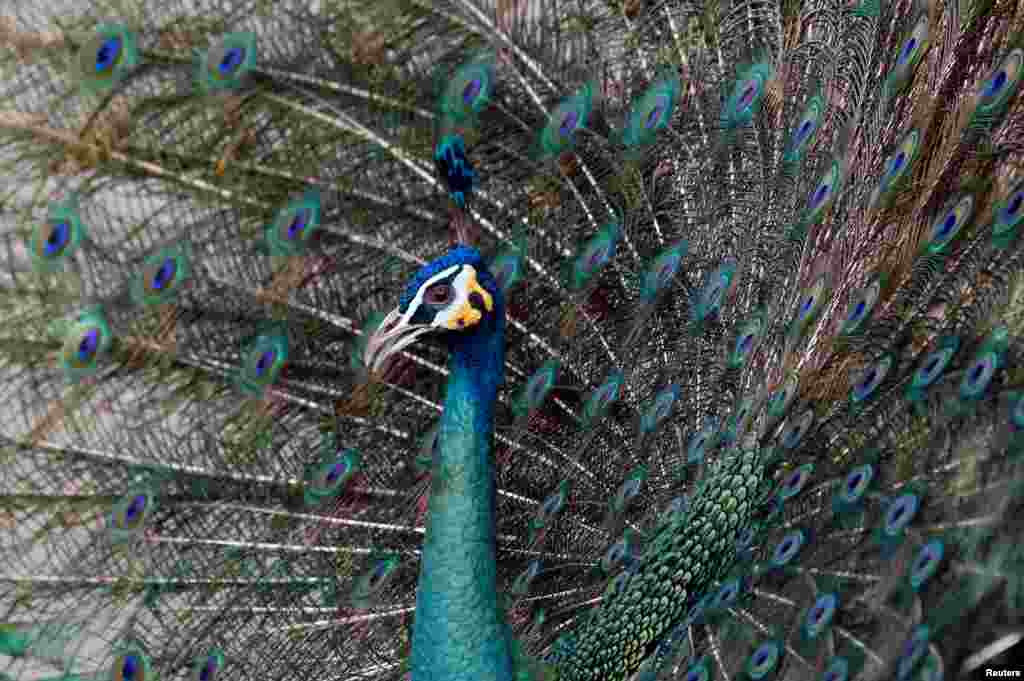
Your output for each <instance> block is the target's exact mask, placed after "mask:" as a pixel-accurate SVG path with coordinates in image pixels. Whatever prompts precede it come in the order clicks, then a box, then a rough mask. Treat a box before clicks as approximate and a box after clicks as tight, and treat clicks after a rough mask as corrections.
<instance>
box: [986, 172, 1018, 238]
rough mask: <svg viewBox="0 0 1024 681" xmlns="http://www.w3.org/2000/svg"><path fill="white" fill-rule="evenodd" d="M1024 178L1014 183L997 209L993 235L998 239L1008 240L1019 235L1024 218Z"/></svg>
mask: <svg viewBox="0 0 1024 681" xmlns="http://www.w3.org/2000/svg"><path fill="white" fill-rule="evenodd" d="M1022 207H1024V180H1021V181H1019V182H1017V183H1016V184H1014V185H1013V188H1011V189H1010V191H1009V193H1008V194H1007V196H1006V198H1005V199H1004V200H1003V201H1002V202H1001V203H1000V204H999V207H998V208H997V209H996V219H995V221H994V223H993V225H992V237H993V239H996V240H1007V239H1010V238H1013V237H1015V236H1016V235H1017V229H1018V228H1019V227H1020V223H1021V220H1022V219H1024V210H1022Z"/></svg>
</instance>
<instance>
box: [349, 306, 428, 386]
mask: <svg viewBox="0 0 1024 681" xmlns="http://www.w3.org/2000/svg"><path fill="white" fill-rule="evenodd" d="M433 329H434V327H433V326H432V325H430V324H410V323H409V320H408V319H406V318H403V315H402V313H401V312H400V311H399V309H398V308H395V309H394V310H392V311H391V312H389V313H388V315H387V316H386V317H385V318H384V321H382V322H381V323H380V326H378V327H377V330H376V331H375V332H374V333H373V335H372V336H370V339H369V340H368V341H367V342H366V350H365V351H364V352H363V364H364V365H365V366H366V367H367V368H369V369H370V372H371V373H374V374H376V373H379V372H380V370H381V368H383V366H384V362H386V361H387V359H388V358H389V357H391V356H392V355H394V354H396V353H399V352H401V351H402V350H404V349H405V348H407V347H409V346H410V345H412V344H413V343H415V342H416V339H418V338H419V337H420V336H422V335H423V334H425V333H429V332H430V331H432V330H433Z"/></svg>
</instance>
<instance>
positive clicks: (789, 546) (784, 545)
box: [771, 530, 806, 567]
mask: <svg viewBox="0 0 1024 681" xmlns="http://www.w3.org/2000/svg"><path fill="white" fill-rule="evenodd" d="M805 541H806V536H805V535H804V532H803V530H794V531H793V532H790V533H789V534H787V535H786V536H785V537H783V539H782V541H780V542H779V543H778V544H777V545H776V546H775V551H774V552H773V553H772V559H771V563H772V565H773V566H774V567H782V566H783V565H786V564H788V563H789V561H791V560H793V558H794V557H796V555H797V554H798V553H800V549H801V548H803V545H804V542H805Z"/></svg>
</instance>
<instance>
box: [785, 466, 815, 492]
mask: <svg viewBox="0 0 1024 681" xmlns="http://www.w3.org/2000/svg"><path fill="white" fill-rule="evenodd" d="M813 472H814V464H812V463H805V464H804V465H802V466H800V467H799V468H797V469H796V470H794V471H793V472H792V473H790V474H789V475H787V476H786V479H785V480H784V481H783V483H782V488H781V489H780V490H779V496H780V497H781V498H782V499H791V498H793V497H795V496H796V495H797V494H800V492H801V491H802V490H803V488H804V487H806V486H807V481H808V480H810V479H811V473H813Z"/></svg>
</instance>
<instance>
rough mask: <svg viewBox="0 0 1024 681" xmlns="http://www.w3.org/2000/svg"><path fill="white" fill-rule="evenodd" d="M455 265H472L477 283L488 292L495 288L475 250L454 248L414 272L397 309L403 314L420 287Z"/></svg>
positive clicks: (463, 247) (481, 257) (467, 247)
mask: <svg viewBox="0 0 1024 681" xmlns="http://www.w3.org/2000/svg"><path fill="white" fill-rule="evenodd" d="M455 265H472V266H473V268H474V269H475V270H476V271H477V275H478V281H480V285H481V286H483V287H484V288H486V289H487V290H488V291H490V290H491V289H494V288H496V283H497V282H495V281H494V278H493V277H492V276H491V273H490V272H488V271H487V266H486V264H485V263H484V258H483V256H482V255H480V252H479V251H478V250H476V249H475V248H470V247H469V246H456V247H455V248H453V249H452V250H450V251H448V253H446V254H445V255H443V256H441V257H440V258H437V259H436V260H432V261H430V262H428V263H427V264H426V265H424V266H423V267H421V268H420V269H419V271H418V272H416V275H415V276H414V277H413V278H412V280H411V281H410V282H409V285H408V286H406V287H405V291H404V292H403V293H402V297H401V298H400V299H399V300H398V309H399V310H401V311H402V314H405V312H406V311H407V310H408V309H409V304H410V303H412V301H413V299H414V298H415V297H416V292H417V291H419V290H420V287H421V286H423V284H425V283H426V282H427V280H428V279H430V278H431V277H432V276H434V275H435V274H437V273H438V272H443V271H444V270H446V269H448V268H449V267H453V266H455ZM485 279H486V281H485ZM488 284H490V285H488Z"/></svg>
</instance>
